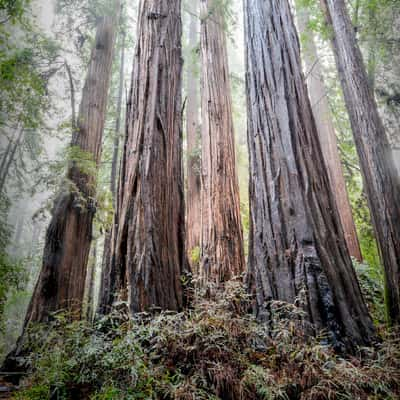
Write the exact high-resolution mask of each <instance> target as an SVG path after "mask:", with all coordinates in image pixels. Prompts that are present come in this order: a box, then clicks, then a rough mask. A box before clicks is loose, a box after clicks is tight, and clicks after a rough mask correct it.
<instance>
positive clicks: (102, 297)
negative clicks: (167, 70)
mask: <svg viewBox="0 0 400 400" xmlns="http://www.w3.org/2000/svg"><path fill="white" fill-rule="evenodd" d="M125 38H126V34H125V32H121V59H120V69H119V88H118V100H117V118H116V120H115V136H114V146H113V156H112V161H111V180H110V192H111V196H112V202H113V207H114V209H115V208H116V203H117V201H116V200H117V188H116V187H117V173H118V156H119V142H120V135H121V119H122V98H123V91H124V75H125V74H124V71H125ZM113 223H114V222H113ZM111 237H112V230H110V231H108V232H106V235H105V238H104V251H103V262H102V273H101V282H100V293H99V304H98V312H99V313H100V314H103V315H104V314H106V313H107V309H108V299H109V298H110V293H109V292H108V291H109V289H110V280H111V279H113V277H112V276H110V275H111V269H110V268H111V247H112V240H111Z"/></svg>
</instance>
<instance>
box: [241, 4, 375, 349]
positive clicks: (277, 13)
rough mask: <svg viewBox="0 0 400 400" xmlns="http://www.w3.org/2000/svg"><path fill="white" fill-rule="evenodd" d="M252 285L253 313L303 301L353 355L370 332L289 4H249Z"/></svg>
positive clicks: (311, 317) (310, 315) (262, 314)
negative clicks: (275, 302) (275, 304)
mask: <svg viewBox="0 0 400 400" xmlns="http://www.w3.org/2000/svg"><path fill="white" fill-rule="evenodd" d="M245 30H246V38H247V42H246V50H247V56H246V60H247V78H246V80H247V94H248V97H247V100H248V142H249V148H250V209H251V227H250V248H249V283H250V286H251V287H252V289H253V290H255V292H256V299H257V305H256V307H257V312H258V317H259V318H261V319H266V320H271V315H270V306H271V301H272V300H280V301H285V302H289V303H292V304H297V305H299V306H301V307H302V308H303V310H304V311H305V314H306V319H307V320H308V321H309V322H311V323H312V326H313V327H314V328H315V333H317V332H319V331H320V330H321V329H325V330H326V331H327V332H328V333H329V339H330V341H331V342H332V343H333V344H334V346H335V347H336V348H337V349H338V350H341V351H352V350H353V349H354V346H355V345H365V344H369V343H371V341H372V340H373V338H374V328H373V324H372V321H371V318H370V317H369V314H368V310H367V307H366V305H365V303H364V300H363V297H362V294H361V290H360V287H359V284H358V282H357V278H356V275H355V272H354V269H353V266H352V261H351V258H350V255H349V253H348V250H347V246H346V244H345V238H344V234H343V230H342V228H341V224H340V220H339V215H338V211H337V207H336V203H335V199H334V197H333V194H332V193H331V190H330V186H329V178H328V172H327V169H326V166H325V163H324V161H323V157H322V151H321V145H320V143H319V139H318V132H317V128H316V124H315V121H314V118H313V114H312V108H311V104H310V101H309V99H308V95H307V88H306V85H305V80H304V76H303V74H302V71H301V60H300V50H299V41H298V37H297V32H296V30H295V26H294V22H293V18H292V15H291V11H290V7H289V2H288V0H274V1H272V0H268V1H264V0H246V1H245Z"/></svg>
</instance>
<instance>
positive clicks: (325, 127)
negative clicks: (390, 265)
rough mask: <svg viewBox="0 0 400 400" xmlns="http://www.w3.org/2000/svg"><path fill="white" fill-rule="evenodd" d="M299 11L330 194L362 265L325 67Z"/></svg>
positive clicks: (348, 241)
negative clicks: (326, 82) (330, 103)
mask: <svg viewBox="0 0 400 400" xmlns="http://www.w3.org/2000/svg"><path fill="white" fill-rule="evenodd" d="M298 11H299V12H298V23H299V29H300V32H301V33H308V35H307V41H306V43H305V44H304V48H303V59H304V61H305V66H306V71H307V76H308V79H307V83H308V89H309V93H310V100H311V104H312V109H313V115H314V119H315V122H316V125H317V130H318V135H319V141H320V143H321V148H322V152H323V156H324V161H325V162H326V166H327V168H328V174H329V181H330V190H331V191H332V193H333V194H334V196H335V200H336V204H337V206H338V210H339V216H340V220H341V222H342V226H343V230H344V236H345V238H346V244H347V247H348V249H349V252H350V255H351V256H352V257H354V258H355V259H356V260H357V261H359V262H362V255H361V248H360V243H359V241H358V236H357V229H356V225H355V223H354V218H353V213H352V209H351V205H350V200H349V196H348V193H347V188H346V182H345V179H344V174H343V166H342V163H341V160H340V155H339V149H338V142H337V137H336V132H335V127H334V125H333V120H332V113H331V110H330V107H329V103H328V98H327V90H326V87H325V83H324V77H323V71H322V65H321V63H320V60H319V57H318V50H317V46H316V44H315V41H314V37H313V35H312V32H310V31H309V29H308V25H309V22H310V18H309V16H308V14H307V11H306V10H305V9H304V8H303V9H299V10H298Z"/></svg>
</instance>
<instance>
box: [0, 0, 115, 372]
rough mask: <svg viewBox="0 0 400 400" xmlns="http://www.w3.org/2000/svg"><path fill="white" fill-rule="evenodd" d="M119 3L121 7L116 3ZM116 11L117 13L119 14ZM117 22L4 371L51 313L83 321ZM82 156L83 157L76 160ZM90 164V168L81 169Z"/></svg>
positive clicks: (93, 66) (86, 100) (96, 51)
mask: <svg viewBox="0 0 400 400" xmlns="http://www.w3.org/2000/svg"><path fill="white" fill-rule="evenodd" d="M117 2H118V0H117V1H116V3H117ZM116 9H117V8H116ZM115 21H116V17H115V16H114V17H113V16H106V17H102V18H99V19H98V22H97V31H96V37H95V41H94V45H93V48H92V53H91V57H90V62H89V66H88V73H87V76H86V80H85V84H84V87H83V92H82V100H81V104H80V109H79V116H78V120H77V127H76V131H75V132H73V135H72V142H71V157H72V159H71V160H70V162H69V167H68V171H67V180H66V183H65V184H64V186H66V188H65V189H64V191H62V192H60V194H59V195H58V197H57V199H56V201H55V205H54V208H53V215H52V218H51V221H50V225H49V227H48V228H47V231H46V239H45V247H44V254H43V264H42V268H41V271H40V274H39V278H38V281H37V283H36V286H35V289H34V291H33V295H32V299H31V301H30V304H29V307H28V310H27V313H26V317H25V322H24V327H23V332H22V335H21V336H20V338H19V339H18V342H17V345H16V347H15V349H14V350H13V351H12V352H11V353H10V354H8V356H7V357H6V360H5V361H4V364H3V366H2V370H3V371H7V372H8V371H11V372H12V371H18V370H20V369H21V368H22V369H24V367H21V366H20V365H19V363H18V357H19V355H20V354H22V352H23V351H25V350H27V349H24V348H23V345H24V337H25V331H26V328H27V327H28V326H29V325H30V324H31V323H35V322H46V321H48V320H49V319H50V318H51V313H52V312H55V311H57V310H61V309H65V310H66V311H68V312H69V313H70V316H71V317H73V318H76V319H79V318H82V317H83V300H84V293H85V281H86V272H87V262H88V257H89V251H90V245H91V240H92V222H93V217H94V213H95V196H96V177H95V176H94V172H95V171H94V169H97V167H98V165H99V163H100V156H101V143H102V137H103V129H104V122H105V114H106V105H107V98H108V87H109V82H110V77H111V66H112V61H113V52H114V42H115V26H116V23H115ZM74 153H78V157H74ZM82 158H85V160H84V164H85V165H87V163H88V162H89V163H90V164H93V165H91V168H88V169H86V168H85V169H83V168H82V167H81V163H82Z"/></svg>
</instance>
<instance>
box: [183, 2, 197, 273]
mask: <svg viewBox="0 0 400 400" xmlns="http://www.w3.org/2000/svg"><path fill="white" fill-rule="evenodd" d="M191 10H192V13H191V14H190V26H189V49H190V51H191V52H194V51H195V49H196V47H197V45H198V42H199V37H198V29H199V23H198V22H199V18H198V17H197V14H198V3H197V1H195V6H192V7H191ZM197 82H198V77H197V73H196V65H195V64H194V62H193V61H189V66H188V71H187V105H186V134H187V154H188V156H187V158H188V161H187V197H186V250H187V254H188V259H189V262H190V266H191V269H192V271H193V272H194V273H196V274H197V273H198V260H195V259H194V255H195V252H196V250H197V249H200V236H201V207H200V205H201V155H200V151H201V138H200V126H199V96H198V89H197V87H198V86H197Z"/></svg>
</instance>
